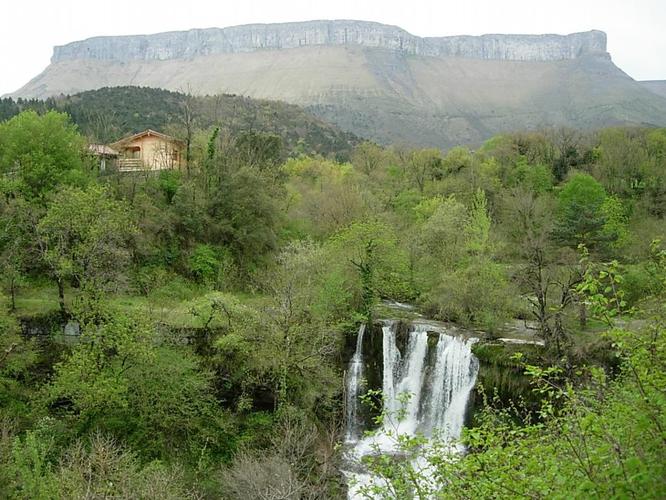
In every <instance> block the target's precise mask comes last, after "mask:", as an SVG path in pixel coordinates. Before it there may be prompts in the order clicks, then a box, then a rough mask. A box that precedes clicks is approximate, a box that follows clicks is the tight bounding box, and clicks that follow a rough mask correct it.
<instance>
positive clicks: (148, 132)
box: [111, 129, 185, 147]
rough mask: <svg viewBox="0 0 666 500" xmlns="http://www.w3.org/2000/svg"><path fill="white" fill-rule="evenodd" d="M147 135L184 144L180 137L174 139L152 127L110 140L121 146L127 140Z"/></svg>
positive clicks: (114, 145) (112, 144) (115, 145)
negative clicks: (114, 140) (116, 139)
mask: <svg viewBox="0 0 666 500" xmlns="http://www.w3.org/2000/svg"><path fill="white" fill-rule="evenodd" d="M147 136H152V137H158V138H160V139H162V140H163V141H168V142H175V143H178V144H181V145H182V144H185V143H184V142H183V141H181V140H180V139H176V138H175V137H172V136H170V135H166V134H163V133H162V132H157V131H155V130H152V129H146V130H144V131H143V132H138V133H136V134H132V135H129V136H127V137H123V138H122V139H120V140H118V141H116V142H112V143H111V146H113V147H117V146H123V145H124V144H127V143H128V142H132V141H135V140H137V139H141V138H142V137H147Z"/></svg>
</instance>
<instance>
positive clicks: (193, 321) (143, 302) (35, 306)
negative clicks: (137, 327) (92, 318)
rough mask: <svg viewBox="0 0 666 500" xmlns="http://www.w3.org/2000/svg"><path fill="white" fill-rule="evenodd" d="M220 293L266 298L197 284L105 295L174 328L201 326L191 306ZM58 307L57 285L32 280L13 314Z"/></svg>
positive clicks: (258, 302)
mask: <svg viewBox="0 0 666 500" xmlns="http://www.w3.org/2000/svg"><path fill="white" fill-rule="evenodd" d="M76 293H77V291H76V289H67V290H66V291H65V303H66V304H67V305H68V306H70V305H71V303H72V301H73V299H74V298H75V296H76ZM220 296H224V297H227V298H229V300H233V301H235V302H238V303H240V304H244V305H247V306H250V307H257V308H261V307H263V306H264V305H265V300H266V299H265V297H262V296H257V295H249V294H242V293H235V294H221V293H220V292H214V291H211V290H208V289H205V288H202V287H197V286H193V287H190V288H189V289H188V290H187V291H185V292H183V293H179V294H175V295H170V294H168V293H162V291H160V290H158V291H156V292H155V293H153V294H151V295H148V296H142V295H141V296H140V295H129V294H112V295H111V296H110V297H109V299H110V303H111V305H112V306H115V307H117V308H118V309H120V310H122V311H125V312H127V313H130V314H137V315H140V316H142V317H144V318H148V319H149V320H150V321H151V322H153V323H155V324H157V323H161V324H166V325H169V326H173V327H176V328H196V327H200V326H202V321H201V320H200V319H199V318H197V317H196V316H195V315H194V314H192V309H193V308H197V309H201V308H205V306H206V305H207V304H210V301H211V300H212V299H213V298H218V297H220ZM0 302H1V303H4V304H8V303H9V299H8V297H6V296H2V295H0ZM58 309H59V304H58V290H57V287H56V286H55V285H52V284H50V283H48V282H46V283H32V284H30V285H28V286H26V287H24V288H22V289H21V290H20V291H19V293H18V294H17V297H16V311H15V313H14V314H15V315H16V316H17V317H19V318H24V319H30V318H35V317H40V316H45V315H48V314H50V313H54V312H56V311H58Z"/></svg>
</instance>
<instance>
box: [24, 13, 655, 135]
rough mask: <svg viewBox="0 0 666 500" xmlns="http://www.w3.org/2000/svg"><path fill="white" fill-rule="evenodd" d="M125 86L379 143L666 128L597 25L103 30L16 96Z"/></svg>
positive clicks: (650, 94)
mask: <svg viewBox="0 0 666 500" xmlns="http://www.w3.org/2000/svg"><path fill="white" fill-rule="evenodd" d="M123 85H140V86H148V87H157V88H164V89H169V90H176V91H188V92H192V93H195V94H202V95H205V94H209V95H213V94H220V93H228V94H237V95H245V96H249V97H254V98H263V99H276V100H282V101H286V102H289V103H292V104H297V105H299V106H303V107H305V108H307V109H308V110H310V111H312V112H313V113H315V114H316V115H318V116H319V117H320V118H323V119H325V120H327V121H329V122H332V123H335V124H336V125H338V126H339V127H341V128H342V129H344V130H346V131H349V132H352V133H354V134H356V135H358V136H361V137H368V138H371V139H374V140H376V141H378V142H381V143H405V144H411V145H418V146H437V147H443V148H446V147H450V146H452V145H455V144H460V143H479V142H481V141H483V140H484V139H486V138H488V137H490V136H492V135H493V134H496V133H499V132H503V131H510V130H518V129H521V130H522V129H534V128H541V127H550V126H569V127H578V128H593V127H603V126H609V125H628V124H631V125H646V126H666V97H664V96H662V95H659V92H656V91H655V90H654V88H649V85H645V84H641V83H639V82H636V81H635V80H633V79H631V78H630V77H629V76H627V75H626V74H625V73H624V72H623V71H622V70H621V69H619V68H618V67H617V66H615V65H614V64H613V62H612V60H611V57H610V55H609V54H608V52H607V51H606V35H605V34H604V33H603V32H601V31H588V32H583V33H574V34H570V35H482V36H453V37H429V38H421V37H417V36H414V35H412V34H410V33H408V32H407V31H405V30H403V29H401V28H399V27H396V26H387V25H383V24H379V23H372V22H366V21H351V20H340V21H309V22H302V23H283V24H266V25H247V26H236V27H230V28H222V29H220V28H209V29H194V30H189V31H181V32H169V33H159V34H154V35H137V36H122V37H96V38H91V39H88V40H83V41H79V42H72V43H69V44H67V45H63V46H61V47H56V48H55V50H54V55H53V59H52V63H51V65H49V66H48V67H47V68H46V69H45V70H44V72H43V73H41V74H40V75H38V76H37V77H35V78H34V79H32V80H31V81H30V82H28V83H27V84H26V85H25V86H23V87H22V88H21V89H19V90H18V91H17V92H15V93H14V94H13V95H14V96H15V97H18V96H21V97H40V98H44V97H48V96H53V95H59V94H74V93H77V92H81V91H85V90H90V89H97V88H102V87H115V86H123ZM653 87H654V86H653Z"/></svg>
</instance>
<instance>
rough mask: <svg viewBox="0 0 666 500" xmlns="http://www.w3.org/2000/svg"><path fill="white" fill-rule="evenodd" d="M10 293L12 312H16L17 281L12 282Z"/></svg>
mask: <svg viewBox="0 0 666 500" xmlns="http://www.w3.org/2000/svg"><path fill="white" fill-rule="evenodd" d="M9 293H10V295H11V301H12V302H11V309H10V310H11V312H14V311H16V280H12V283H11V285H10V287H9Z"/></svg>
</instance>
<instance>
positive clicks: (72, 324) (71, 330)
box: [65, 321, 81, 337]
mask: <svg viewBox="0 0 666 500" xmlns="http://www.w3.org/2000/svg"><path fill="white" fill-rule="evenodd" d="M65 335H71V336H73V337H78V336H79V335H81V326H80V325H79V323H78V322H77V321H68V322H67V324H66V325H65Z"/></svg>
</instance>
